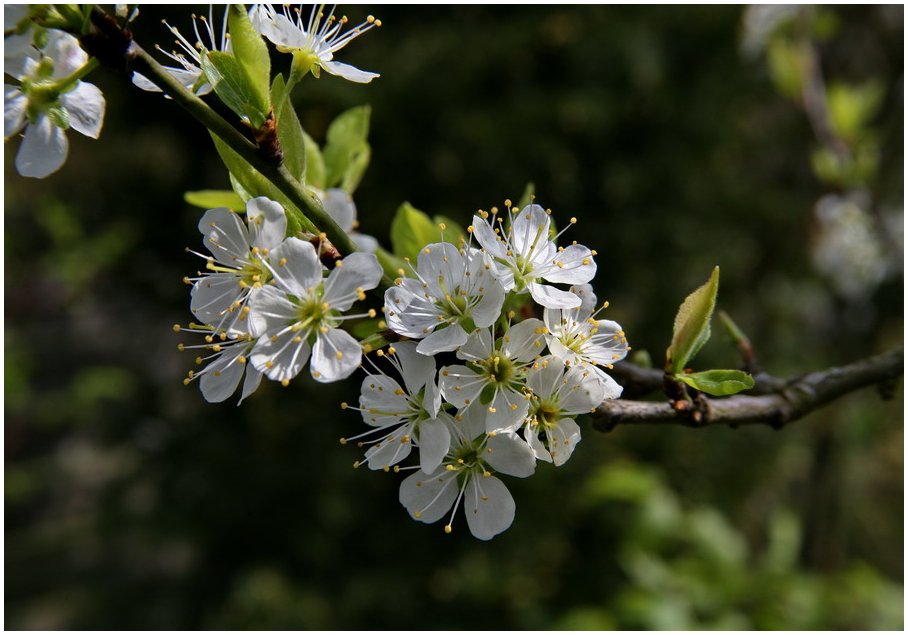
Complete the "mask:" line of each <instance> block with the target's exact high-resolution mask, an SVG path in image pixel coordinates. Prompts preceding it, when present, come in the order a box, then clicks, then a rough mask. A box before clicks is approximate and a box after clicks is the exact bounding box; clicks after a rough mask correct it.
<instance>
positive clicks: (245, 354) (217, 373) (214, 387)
mask: <svg viewBox="0 0 908 635" xmlns="http://www.w3.org/2000/svg"><path fill="white" fill-rule="evenodd" d="M174 330H175V331H177V332H184V333H193V334H198V335H203V336H204V338H205V343H204V344H191V345H188V346H187V345H185V344H180V345H179V346H178V348H179V350H181V351H184V350H191V349H203V350H205V351H210V354H208V355H207V356H204V357H203V356H201V355H200V356H199V357H196V360H195V362H196V364H197V365H201V364H204V363H205V362H208V363H207V365H205V367H204V368H202V369H201V370H198V371H193V370H190V371H189V374H188V375H187V376H186V379H184V380H183V383H184V384H186V385H189V384H190V383H191V382H192V381H194V380H198V381H199V388H200V389H201V391H202V396H203V397H204V398H205V401H207V402H209V403H220V402H222V401H225V400H227V399H228V398H229V397H230V395H232V394H233V393H234V392H236V389H237V386H239V384H240V380H241V379H243V375H244V373H245V377H246V378H245V380H244V381H243V391H242V393H241V395H240V401H239V403H243V400H244V399H245V398H246V397H248V396H249V395H251V394H252V393H253V392H255V390H256V389H257V388H258V387H259V384H260V383H261V381H262V373H260V372H259V371H258V370H256V369H255V368H253V367H252V365H251V364H248V363H247V362H248V360H249V353H250V352H251V351H252V348H253V347H254V346H255V343H256V340H255V338H253V337H251V336H250V335H237V336H234V337H229V336H228V335H227V333H226V332H225V331H223V330H217V329H214V328H211V327H208V326H202V325H198V324H190V325H189V328H182V327H180V325H179V324H175V325H174Z"/></svg>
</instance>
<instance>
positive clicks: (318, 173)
mask: <svg viewBox="0 0 908 635" xmlns="http://www.w3.org/2000/svg"><path fill="white" fill-rule="evenodd" d="M303 139H304V141H305V143H306V180H305V183H306V185H309V186H311V187H317V188H319V189H320V190H324V189H327V187H326V185H325V182H326V181H325V159H324V158H323V157H322V151H321V150H319V148H318V144H317V143H316V142H315V139H313V138H312V137H310V136H309V135H308V134H306V131H305V130H303Z"/></svg>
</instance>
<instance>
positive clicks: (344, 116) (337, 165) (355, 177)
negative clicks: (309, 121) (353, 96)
mask: <svg viewBox="0 0 908 635" xmlns="http://www.w3.org/2000/svg"><path fill="white" fill-rule="evenodd" d="M371 114H372V108H371V107H369V106H356V107H355V108H351V109H350V110H347V111H344V112H342V113H341V114H340V115H338V116H337V118H336V119H335V120H334V121H333V122H331V125H330V126H328V132H327V135H326V141H325V147H324V149H323V151H322V156H323V158H324V161H325V186H326V187H342V188H343V189H344V190H346V191H347V192H348V193H350V194H353V191H354V190H355V189H356V186H357V185H359V182H360V180H361V179H362V176H363V174H364V173H365V171H366V168H367V167H368V166H369V159H370V157H371V149H370V148H369V143H368V141H367V140H366V139H367V137H368V136H369V117H370V116H371Z"/></svg>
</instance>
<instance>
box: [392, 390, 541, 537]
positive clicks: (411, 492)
mask: <svg viewBox="0 0 908 635" xmlns="http://www.w3.org/2000/svg"><path fill="white" fill-rule="evenodd" d="M485 415H486V411H485V410H484V409H483V408H471V409H469V410H468V411H467V412H465V413H464V414H463V415H460V416H458V417H457V420H455V421H454V422H453V423H449V424H448V425H449V427H450V431H451V449H450V451H449V452H448V454H447V456H445V459H444V461H443V463H442V465H440V466H439V467H438V468H437V469H436V470H435V471H433V472H432V473H431V474H425V473H424V472H421V471H420V472H416V473H415V474H412V475H410V476H408V477H407V478H406V479H404V481H403V482H402V483H401V484H400V502H401V504H402V505H403V506H404V507H405V508H406V509H407V511H408V512H409V513H410V516H412V517H413V518H414V519H416V520H419V521H421V522H424V523H434V522H436V521H437V520H440V519H441V518H442V517H443V516H444V515H445V514H447V513H448V510H451V517H450V519H449V520H448V524H447V525H445V531H446V532H448V533H450V532H451V530H452V526H453V519H454V514H455V513H456V512H457V508H458V507H459V505H460V502H461V501H463V503H464V513H465V514H466V517H467V525H468V526H469V528H470V532H471V533H472V534H473V535H474V536H475V537H477V538H479V539H480V540H489V539H491V538H493V537H494V536H496V535H498V534H500V533H501V532H503V531H504V530H506V529H507V528H508V527H510V526H511V523H512V522H513V521H514V511H515V509H516V505H515V504H514V499H513V497H512V496H511V493H510V492H509V491H508V489H507V487H505V484H504V483H503V482H502V481H501V480H500V479H498V478H497V477H496V476H493V471H494V472H501V473H502V474H508V475H510V476H516V477H519V478H524V477H527V476H530V475H531V474H532V473H533V472H534V471H535V470H536V460H535V457H534V456H533V452H532V451H531V450H530V449H529V448H528V447H527V445H526V443H524V442H523V441H522V440H521V439H520V438H519V437H517V436H516V435H514V434H511V433H500V434H495V435H490V434H486V431H485V430H486V424H485ZM452 508H453V510H452Z"/></svg>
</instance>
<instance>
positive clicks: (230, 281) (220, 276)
mask: <svg viewBox="0 0 908 635" xmlns="http://www.w3.org/2000/svg"><path fill="white" fill-rule="evenodd" d="M199 231H200V232H201V233H202V235H203V236H204V237H205V238H204V242H205V246H206V247H207V248H208V250H209V251H210V252H211V256H210V257H208V258H207V259H206V260H207V269H208V271H206V272H204V273H200V274H199V276H198V277H197V278H194V279H193V278H187V281H189V282H193V285H192V295H191V298H192V299H191V302H190V309H191V310H192V313H193V314H194V315H195V316H196V317H197V318H198V319H200V320H201V321H202V322H204V323H205V324H210V325H212V326H213V327H214V328H216V329H220V330H223V331H225V332H226V333H227V334H228V335H230V336H231V337H233V336H236V335H239V334H241V333H245V332H247V331H248V330H249V328H248V324H247V318H248V316H249V311H250V308H249V306H248V301H249V298H250V297H251V296H252V295H253V294H254V293H256V292H257V291H258V290H259V289H261V288H262V286H263V285H264V284H266V283H267V282H268V281H269V280H271V277H272V276H271V269H270V268H269V267H268V265H267V264H265V261H264V260H263V259H264V258H265V257H267V256H268V254H269V253H270V252H271V250H272V249H274V248H275V247H277V246H278V245H280V244H281V241H283V240H284V234H285V233H286V231H287V215H286V214H285V213H284V208H283V207H281V205H280V204H279V203H275V202H274V201H272V200H271V199H269V198H266V197H264V196H260V197H257V198H251V199H249V200H248V201H247V202H246V221H245V222H244V221H243V220H242V217H241V216H240V215H239V214H237V213H235V212H233V211H231V210H229V209H227V208H226V207H218V208H215V209H210V210H208V211H206V212H205V214H204V215H203V216H202V219H201V220H200V221H199ZM199 255H200V256H202V257H203V258H204V257H205V256H204V255H202V254H199Z"/></svg>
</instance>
